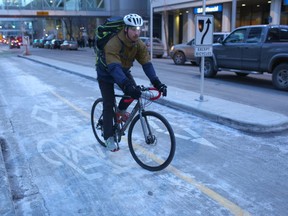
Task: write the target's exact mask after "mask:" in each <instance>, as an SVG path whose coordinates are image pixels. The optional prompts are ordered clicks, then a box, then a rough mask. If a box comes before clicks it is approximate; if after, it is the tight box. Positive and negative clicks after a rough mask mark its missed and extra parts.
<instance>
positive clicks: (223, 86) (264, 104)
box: [16, 48, 288, 116]
mask: <svg viewBox="0 0 288 216" xmlns="http://www.w3.org/2000/svg"><path fill="white" fill-rule="evenodd" d="M30 51H31V54H32V55H39V56H42V57H47V58H52V59H58V60H61V61H67V62H71V63H74V62H77V64H81V65H84V66H91V67H95V66H94V65H95V55H94V52H93V49H89V48H85V49H79V50H78V51H60V50H48V49H39V48H31V50H30ZM16 52H17V51H16ZM153 63H154V67H155V69H156V71H157V73H158V76H159V77H160V78H161V80H162V82H164V83H165V84H166V85H168V87H169V85H171V86H177V87H179V88H182V89H185V90H191V91H194V92H198V93H199V96H200V73H199V67H198V66H192V65H191V64H190V63H187V64H185V65H180V66H179V65H175V64H174V63H173V60H172V59H170V58H162V59H157V58H155V59H153ZM135 65H138V63H137V62H135ZM138 66H139V65H138ZM132 73H133V69H132ZM133 75H134V76H135V77H138V78H145V74H144V73H141V74H135V73H133ZM203 89H204V91H203V96H204V99H205V95H209V96H214V97H218V98H222V99H225V100H229V101H233V102H238V103H242V104H247V105H251V106H255V107H258V108H261V109H265V110H269V111H273V112H278V113H281V114H284V115H286V116H288V109H287V107H288V100H287V97H288V92H287V91H279V90H276V89H274V88H273V86H272V82H271V75H270V74H263V75H261V74H253V75H249V76H247V77H239V76H236V75H235V73H231V72H219V73H218V75H217V76H216V78H213V79H208V78H205V80H204V87H203Z"/></svg>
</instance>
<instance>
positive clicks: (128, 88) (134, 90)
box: [123, 80, 141, 99]
mask: <svg viewBox="0 0 288 216" xmlns="http://www.w3.org/2000/svg"><path fill="white" fill-rule="evenodd" d="M123 92H124V93H125V94H126V95H129V96H130V97H132V98H134V99H139V98H140V96H141V89H140V87H139V86H136V85H134V84H133V83H132V82H130V81H129V80H127V81H125V82H124V85H123Z"/></svg>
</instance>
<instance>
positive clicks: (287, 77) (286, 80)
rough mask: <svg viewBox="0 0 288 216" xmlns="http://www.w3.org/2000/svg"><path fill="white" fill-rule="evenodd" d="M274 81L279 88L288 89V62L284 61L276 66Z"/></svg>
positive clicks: (273, 75)
mask: <svg viewBox="0 0 288 216" xmlns="http://www.w3.org/2000/svg"><path fill="white" fill-rule="evenodd" d="M272 83H273V85H274V87H275V88H277V89H279V90H288V64H287V63H283V64H280V65H278V66H277V67H275V68H274V70H273V74H272Z"/></svg>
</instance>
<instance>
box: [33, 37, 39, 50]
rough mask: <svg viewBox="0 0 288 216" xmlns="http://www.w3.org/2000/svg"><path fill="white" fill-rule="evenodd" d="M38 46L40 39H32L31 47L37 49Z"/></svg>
mask: <svg viewBox="0 0 288 216" xmlns="http://www.w3.org/2000/svg"><path fill="white" fill-rule="evenodd" d="M39 45H40V39H34V40H33V42H32V46H33V47H34V48H37V47H39Z"/></svg>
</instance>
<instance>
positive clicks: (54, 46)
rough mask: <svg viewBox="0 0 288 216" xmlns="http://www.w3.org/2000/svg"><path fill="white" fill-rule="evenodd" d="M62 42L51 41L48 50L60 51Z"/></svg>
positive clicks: (57, 40) (58, 40)
mask: <svg viewBox="0 0 288 216" xmlns="http://www.w3.org/2000/svg"><path fill="white" fill-rule="evenodd" d="M63 42H64V41H63V40H60V39H53V40H52V41H51V46H50V48H51V49H60V45H61V44H62V43H63Z"/></svg>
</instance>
